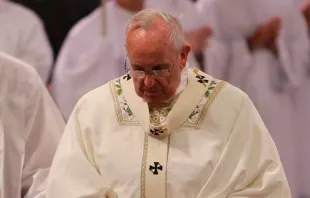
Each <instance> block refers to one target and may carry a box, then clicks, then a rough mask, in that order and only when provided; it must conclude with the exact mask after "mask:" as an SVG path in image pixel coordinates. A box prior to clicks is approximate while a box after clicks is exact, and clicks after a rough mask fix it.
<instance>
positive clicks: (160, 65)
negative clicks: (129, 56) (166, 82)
mask: <svg viewBox="0 0 310 198" xmlns="http://www.w3.org/2000/svg"><path fill="white" fill-rule="evenodd" d="M168 66H169V64H168V63H162V64H157V65H152V66H149V67H148V68H154V67H157V68H159V67H168ZM132 67H134V68H145V67H146V66H142V65H136V64H133V65H132Z"/></svg>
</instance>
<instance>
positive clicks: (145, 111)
mask: <svg viewBox="0 0 310 198" xmlns="http://www.w3.org/2000/svg"><path fill="white" fill-rule="evenodd" d="M132 83H133V82H132V79H131V77H130V75H129V74H126V75H125V76H123V77H122V78H120V79H117V80H114V81H112V82H110V88H111V92H112V95H113V98H114V102H115V109H116V114H117V118H118V122H119V123H120V124H122V125H138V124H140V125H141V126H142V128H143V129H144V131H145V132H146V133H145V139H144V148H143V157H142V164H141V165H142V167H141V189H140V197H141V198H146V197H147V198H158V197H167V192H166V190H167V189H166V188H167V171H166V169H167V163H168V153H169V143H170V139H169V137H170V136H169V135H170V134H171V133H172V132H173V131H174V130H175V129H177V128H179V127H187V128H194V129H200V128H201V127H202V124H203V120H204V119H205V117H206V115H207V112H208V109H209V107H210V105H211V104H212V102H213V101H214V99H215V98H216V96H217V95H218V93H219V92H220V90H221V89H222V88H223V87H224V85H225V82H223V81H220V80H216V79H213V78H212V77H211V76H208V75H206V74H204V73H203V72H201V71H199V70H197V69H194V70H191V69H189V77H188V84H187V86H186V88H185V89H184V91H183V92H182V93H181V94H180V96H179V98H178V99H177V101H176V102H175V104H174V105H173V107H172V109H171V111H170V112H169V114H168V116H167V119H166V121H167V122H166V124H165V126H164V131H163V133H161V134H159V135H158V136H155V135H154V133H152V131H151V130H154V129H151V128H150V114H149V108H148V105H147V104H146V103H145V102H144V101H143V100H142V99H141V98H140V97H139V96H137V95H136V93H135V90H134V86H133V84H132ZM193 109H194V111H193ZM151 127H152V126H151ZM160 135H161V136H160Z"/></svg>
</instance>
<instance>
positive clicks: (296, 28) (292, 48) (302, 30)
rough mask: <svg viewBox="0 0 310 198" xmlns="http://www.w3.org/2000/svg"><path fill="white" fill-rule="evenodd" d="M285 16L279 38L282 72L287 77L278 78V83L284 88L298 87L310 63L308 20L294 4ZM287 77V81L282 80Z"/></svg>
mask: <svg viewBox="0 0 310 198" xmlns="http://www.w3.org/2000/svg"><path fill="white" fill-rule="evenodd" d="M286 13H287V15H286V16H284V20H283V24H282V26H283V28H281V32H280V34H279V36H278V38H277V46H278V50H279V57H278V59H279V62H280V67H279V68H278V70H282V71H279V73H280V74H282V75H283V74H284V75H285V78H278V80H279V81H280V82H279V83H278V84H282V85H283V84H284V85H285V86H284V87H283V88H286V87H288V88H298V87H299V86H300V84H301V83H302V81H303V79H304V78H305V77H306V75H305V74H306V69H307V67H308V65H309V64H310V62H309V61H310V56H309V54H310V46H309V38H308V30H307V26H306V22H305V20H304V18H303V16H302V14H301V13H300V11H299V10H298V9H297V7H296V6H292V7H291V8H290V9H289V10H288V11H287V12H286ZM283 79H286V81H284V82H283V81H281V80H283Z"/></svg>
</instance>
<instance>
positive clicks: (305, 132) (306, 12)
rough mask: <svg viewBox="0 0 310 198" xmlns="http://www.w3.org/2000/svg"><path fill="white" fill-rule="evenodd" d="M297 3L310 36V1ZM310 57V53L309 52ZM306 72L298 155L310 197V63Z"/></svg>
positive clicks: (300, 98) (306, 197) (300, 102)
mask: <svg viewBox="0 0 310 198" xmlns="http://www.w3.org/2000/svg"><path fill="white" fill-rule="evenodd" d="M297 5H298V6H299V7H300V11H301V12H302V14H303V16H304V18H305V20H306V22H307V27H308V35H309V36H310V33H309V31H310V1H309V0H304V1H301V0H300V1H297ZM309 57H310V53H309ZM304 72H305V74H306V77H307V78H306V79H305V80H304V81H303V82H302V86H301V87H300V88H299V91H298V96H297V106H298V111H299V114H300V118H301V121H302V125H301V126H302V130H301V132H302V134H300V137H301V138H300V140H299V145H300V150H301V151H302V152H301V153H300V154H299V155H298V156H299V158H300V161H301V165H302V167H300V169H299V178H300V180H301V181H302V188H301V189H302V192H301V194H302V195H303V196H302V197H301V198H310V188H309V186H310V169H309V167H310V159H309V157H305V156H308V155H309V151H310V122H309V121H310V106H309V101H310V64H308V65H307V67H305V69H304Z"/></svg>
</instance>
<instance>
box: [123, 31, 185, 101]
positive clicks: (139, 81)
mask: <svg viewBox="0 0 310 198" xmlns="http://www.w3.org/2000/svg"><path fill="white" fill-rule="evenodd" d="M159 29H160V28H159ZM166 35H167V34H164V33H163V32H161V31H160V30H156V29H155V30H152V29H150V30H147V31H146V30H143V29H138V30H135V31H133V32H131V33H129V35H128V37H127V41H126V46H127V51H128V59H129V61H128V62H129V63H130V67H131V73H132V77H133V82H134V86H135V90H136V93H137V95H138V96H140V97H141V98H143V99H144V100H145V101H146V102H148V103H155V104H156V103H163V102H165V101H166V100H168V99H170V98H171V97H172V96H173V95H174V94H175V92H176V89H177V88H178V86H179V84H180V81H181V71H182V69H183V68H184V67H185V65H186V61H187V54H188V52H189V50H190V47H189V46H185V47H183V48H182V49H181V50H176V49H175V48H174V47H173V45H172V43H171V42H169V40H168V39H167V37H166ZM143 72H146V73H145V75H140V76H137V75H135V74H136V73H140V74H141V73H142V74H143Z"/></svg>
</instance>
